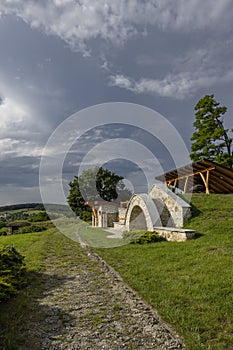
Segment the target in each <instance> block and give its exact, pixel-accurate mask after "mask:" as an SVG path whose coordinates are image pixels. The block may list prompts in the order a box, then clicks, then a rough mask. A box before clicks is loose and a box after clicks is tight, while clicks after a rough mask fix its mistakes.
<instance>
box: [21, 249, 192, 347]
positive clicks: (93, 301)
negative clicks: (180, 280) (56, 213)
mask: <svg viewBox="0 0 233 350" xmlns="http://www.w3.org/2000/svg"><path fill="white" fill-rule="evenodd" d="M54 258H55V257H54ZM46 275H47V277H48V278H46V280H45V285H44V292H43V295H42V296H41V298H39V299H37V300H36V301H35V309H34V310H32V313H31V314H30V315H29V316H28V325H27V329H23V328H22V335H23V337H24V339H27V340H26V344H24V346H23V347H22V348H20V346H19V348H18V349H20V350H26V349H30V350H31V349H33V350H47V349H49V350H56V349H57V350H62V349H67V350H79V349H80V350H88V349H91V350H100V349H102V350H103V349H107V350H115V349H117V350H124V349H143V350H146V349H151V350H152V349H163V350H172V349H185V346H184V344H183V342H182V340H181V338H180V337H179V336H177V335H176V334H175V332H173V331H172V330H171V329H170V328H169V326H168V325H166V324H165V323H164V322H163V321H162V320H161V319H160V318H159V317H158V315H157V313H156V312H155V311H154V310H153V309H152V308H151V307H150V306H149V305H147V304H146V303H145V302H144V301H143V300H142V299H141V298H140V297H139V296H138V295H137V294H136V293H135V292H134V291H133V290H132V289H131V288H129V287H128V286H127V285H126V284H125V283H124V282H123V280H122V279H121V278H120V277H119V275H118V274H117V273H116V272H115V271H114V270H113V269H112V268H111V267H109V266H108V265H106V263H105V262H104V261H103V260H102V259H101V258H99V257H98V256H97V255H96V254H94V253H93V252H90V251H88V250H85V249H83V253H82V257H80V260H79V261H77V264H76V265H75V264H71V266H70V264H64V263H63V264H61V266H60V267H59V264H57V263H56V267H54V264H53V262H52V261H51V259H50V260H49V264H48V266H47V271H46ZM18 349H17V350H18Z"/></svg>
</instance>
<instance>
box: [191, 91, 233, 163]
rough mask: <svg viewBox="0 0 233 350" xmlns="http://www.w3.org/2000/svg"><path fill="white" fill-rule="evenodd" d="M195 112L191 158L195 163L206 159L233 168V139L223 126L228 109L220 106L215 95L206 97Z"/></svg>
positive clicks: (198, 104)
mask: <svg viewBox="0 0 233 350" xmlns="http://www.w3.org/2000/svg"><path fill="white" fill-rule="evenodd" d="M195 111H196V113H195V116H196V120H195V122H194V123H193V126H194V128H195V131H194V133H193V135H192V137H191V141H192V142H193V143H192V146H191V151H192V153H191V154H190V158H191V159H192V160H193V161H198V160H201V159H204V158H206V159H209V160H212V161H215V162H217V163H218V164H221V165H224V166H227V167H229V168H233V152H232V138H231V137H230V136H229V129H225V128H224V125H223V122H224V117H223V116H224V114H225V113H226V111H227V107H225V106H220V104H219V103H218V102H216V101H215V99H214V95H206V96H204V97H203V98H202V99H200V101H198V103H197V104H196V106H195ZM231 131H233V129H232V130H231Z"/></svg>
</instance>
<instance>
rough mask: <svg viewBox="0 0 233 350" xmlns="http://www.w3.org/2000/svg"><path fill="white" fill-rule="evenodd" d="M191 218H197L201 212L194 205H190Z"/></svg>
mask: <svg viewBox="0 0 233 350" xmlns="http://www.w3.org/2000/svg"><path fill="white" fill-rule="evenodd" d="M191 213H192V218H195V217H197V216H199V215H200V214H201V213H202V212H201V210H199V209H198V208H197V207H196V206H195V205H193V204H192V205H191Z"/></svg>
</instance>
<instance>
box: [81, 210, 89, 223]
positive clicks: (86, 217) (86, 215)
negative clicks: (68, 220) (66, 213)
mask: <svg viewBox="0 0 233 350" xmlns="http://www.w3.org/2000/svg"><path fill="white" fill-rule="evenodd" d="M80 219H81V220H84V221H86V222H91V212H89V211H82V213H81V214H80Z"/></svg>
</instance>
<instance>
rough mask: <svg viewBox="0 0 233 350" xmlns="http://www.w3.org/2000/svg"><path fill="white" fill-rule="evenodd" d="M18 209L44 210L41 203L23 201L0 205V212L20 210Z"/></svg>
mask: <svg viewBox="0 0 233 350" xmlns="http://www.w3.org/2000/svg"><path fill="white" fill-rule="evenodd" d="M20 209H34V210H45V208H44V205H43V204H42V203H23V204H12V205H6V206H3V207H0V212H5V211H9V210H20Z"/></svg>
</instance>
